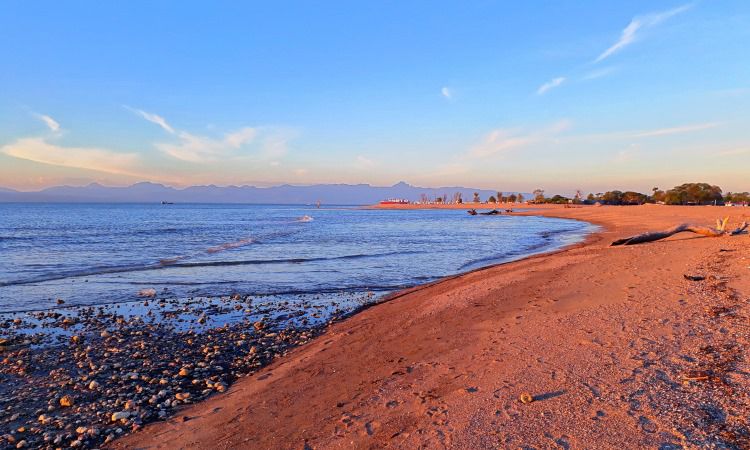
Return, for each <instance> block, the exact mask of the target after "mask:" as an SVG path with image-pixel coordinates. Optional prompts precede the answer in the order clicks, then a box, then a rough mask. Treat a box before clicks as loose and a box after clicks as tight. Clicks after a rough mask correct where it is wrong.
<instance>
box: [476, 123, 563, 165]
mask: <svg viewBox="0 0 750 450" xmlns="http://www.w3.org/2000/svg"><path fill="white" fill-rule="evenodd" d="M571 126H572V124H571V122H570V121H569V120H567V119H564V120H559V121H557V122H555V123H553V124H551V125H549V126H547V127H545V128H542V129H539V130H535V131H531V132H527V133H521V132H518V131H516V132H513V131H511V130H504V129H496V130H492V131H490V132H489V133H487V134H486V135H485V136H484V138H483V139H482V140H481V142H480V143H479V144H477V145H475V146H474V147H472V148H471V149H470V150H469V152H468V156H469V157H470V158H473V159H483V158H489V157H493V156H498V155H501V154H503V153H506V152H508V151H511V150H516V149H519V148H523V147H527V146H529V145H533V144H536V143H539V142H543V141H549V140H550V139H552V138H553V137H555V136H557V135H558V134H560V133H563V132H565V131H567V130H568V129H570V127H571Z"/></svg>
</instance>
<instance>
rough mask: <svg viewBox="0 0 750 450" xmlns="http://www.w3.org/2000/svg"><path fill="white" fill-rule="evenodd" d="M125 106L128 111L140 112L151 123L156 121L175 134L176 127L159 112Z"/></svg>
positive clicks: (165, 129)
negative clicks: (154, 112)
mask: <svg viewBox="0 0 750 450" xmlns="http://www.w3.org/2000/svg"><path fill="white" fill-rule="evenodd" d="M123 106H124V108H125V109H127V110H128V111H131V112H133V113H135V114H138V115H139V116H141V117H143V118H144V119H146V120H148V121H149V122H151V123H155V124H156V125H159V126H160V127H161V128H162V129H163V130H164V131H166V132H167V133H169V134H175V130H174V128H172V127H171V126H170V125H169V124H168V123H167V121H166V120H165V119H164V118H163V117H162V116H160V115H158V114H153V113H150V112H146V111H143V110H141V109H136V108H131V107H130V106H125V105H123Z"/></svg>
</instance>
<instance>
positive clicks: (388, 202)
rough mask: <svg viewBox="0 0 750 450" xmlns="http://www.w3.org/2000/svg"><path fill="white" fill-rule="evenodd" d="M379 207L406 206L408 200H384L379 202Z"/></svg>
mask: <svg viewBox="0 0 750 450" xmlns="http://www.w3.org/2000/svg"><path fill="white" fill-rule="evenodd" d="M380 204H381V205H408V204H409V200H404V199H403V198H389V199H386V200H381V201H380Z"/></svg>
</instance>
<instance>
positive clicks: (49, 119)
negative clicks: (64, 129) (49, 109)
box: [35, 114, 60, 133]
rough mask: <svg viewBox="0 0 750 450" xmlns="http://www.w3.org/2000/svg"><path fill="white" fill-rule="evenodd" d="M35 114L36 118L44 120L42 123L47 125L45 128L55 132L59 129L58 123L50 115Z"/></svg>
mask: <svg viewBox="0 0 750 450" xmlns="http://www.w3.org/2000/svg"><path fill="white" fill-rule="evenodd" d="M35 116H36V118H37V119H39V120H41V121H42V122H44V124H45V125H47V128H49V129H50V130H52V131H53V132H55V133H57V132H58V131H60V124H59V123H57V121H56V120H55V119H53V118H52V117H50V116H47V115H45V114H35Z"/></svg>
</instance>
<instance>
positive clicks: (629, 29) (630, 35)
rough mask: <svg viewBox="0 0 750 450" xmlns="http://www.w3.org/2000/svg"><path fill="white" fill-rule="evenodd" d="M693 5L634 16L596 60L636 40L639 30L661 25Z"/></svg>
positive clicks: (606, 56) (598, 60) (601, 59)
mask: <svg viewBox="0 0 750 450" xmlns="http://www.w3.org/2000/svg"><path fill="white" fill-rule="evenodd" d="M692 6H693V5H692V4H687V5H682V6H680V7H677V8H674V9H670V10H668V11H663V12H659V13H651V14H646V15H644V16H636V17H634V18H633V19H632V20H631V21H630V23H629V24H628V26H626V27H625V29H624V30H622V33H620V38H619V39H618V40H617V42H615V43H614V44H612V46H610V47H609V48H608V49H606V50H604V52H602V53H601V54H600V55H599V56H598V57H597V58H596V60H594V62H595V63H598V62H601V61H603V60H605V59H607V58H609V57H610V56H612V55H614V54H615V53H617V52H619V51H620V50H622V49H623V48H625V47H627V46H629V45H630V44H632V43H633V42H635V41H636V40H637V39H638V32H639V31H641V30H643V29H646V28H651V27H654V26H656V25H659V24H660V23H662V22H664V21H665V20H667V19H669V18H671V17H674V16H676V15H677V14H680V13H683V12H685V11H687V10H688V9H690V8H691V7H692Z"/></svg>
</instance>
